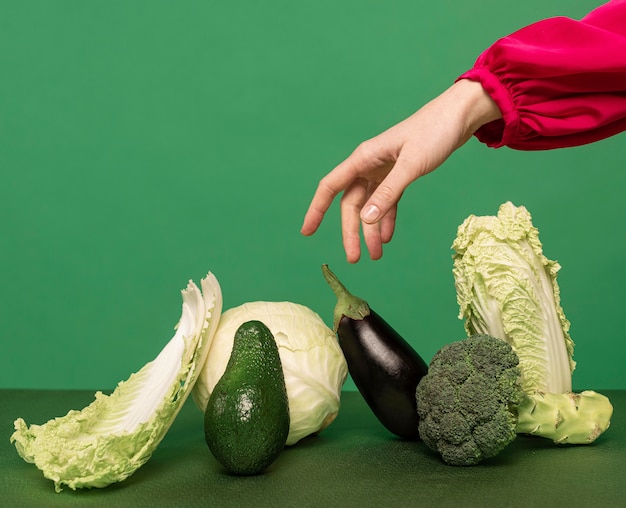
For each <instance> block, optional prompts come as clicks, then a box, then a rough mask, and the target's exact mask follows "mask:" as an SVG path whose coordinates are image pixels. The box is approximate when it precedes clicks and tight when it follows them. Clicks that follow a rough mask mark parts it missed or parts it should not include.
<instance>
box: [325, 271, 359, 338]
mask: <svg viewBox="0 0 626 508" xmlns="http://www.w3.org/2000/svg"><path fill="white" fill-rule="evenodd" d="M322 273H323V274H324V278H325V279H326V282H327V283H328V285H329V286H330V289H332V290H333V293H335V296H336V297H337V304H336V305H335V313H334V319H333V327H334V330H335V332H336V331H337V329H338V328H339V321H341V318H343V317H344V316H345V317H347V318H350V319H354V320H357V321H360V320H362V319H364V318H366V317H367V316H369V315H370V306H369V304H368V303H367V302H366V301H365V300H363V299H362V298H359V297H358V296H355V295H353V294H352V293H350V291H348V289H347V288H346V286H344V285H343V284H342V282H341V281H340V280H339V279H338V278H337V276H336V275H335V274H334V273H333V272H332V271H331V269H330V268H328V265H326V264H324V265H322Z"/></svg>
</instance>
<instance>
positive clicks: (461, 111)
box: [301, 79, 501, 263]
mask: <svg viewBox="0 0 626 508" xmlns="http://www.w3.org/2000/svg"><path fill="white" fill-rule="evenodd" d="M500 116H501V114H500V110H499V109H498V107H497V106H496V104H495V102H493V100H492V99H491V97H489V95H487V93H486V92H485V91H484V90H483V88H482V86H481V85H480V83H478V82H475V81H469V80H465V79H463V80H459V81H458V82H456V83H455V84H454V85H452V86H451V87H450V88H449V89H448V90H446V91H445V92H443V93H442V94H441V95H439V96H438V97H437V98H435V99H433V100H432V101H430V102H429V103H428V104H426V105H425V106H423V107H422V108H421V109H419V110H418V111H417V112H416V113H414V114H413V115H411V116H410V117H409V118H407V119H406V120H404V121H402V122H400V123H398V124H396V125H395V126H393V127H391V128H390V129H388V130H386V131H384V132H383V133H381V134H379V135H378V136H376V137H374V138H371V139H369V140H367V141H364V142H363V143H361V144H360V145H359V146H358V147H357V148H356V150H355V151H354V152H353V153H352V154H351V155H350V156H349V157H348V158H347V159H346V160H344V161H343V162H342V163H341V164H339V165H338V166H337V167H335V169H333V170H332V171H331V172H330V173H328V174H327V175H326V176H325V177H324V178H322V179H321V180H320V182H319V184H318V187H317V190H316V192H315V194H314V196H313V199H312V200H311V203H310V205H309V208H308V210H307V212H306V215H305V217H304V223H303V225H302V229H301V233H302V234H303V235H305V236H310V235H312V234H313V233H315V231H317V229H318V227H319V226H320V224H321V223H322V220H323V218H324V214H325V213H326V211H327V210H328V208H329V207H330V205H331V204H332V202H333V201H334V199H335V197H336V196H337V195H338V194H339V193H341V192H343V195H342V197H341V229H342V235H343V247H344V250H345V252H346V258H347V261H348V262H349V263H356V262H357V261H358V260H359V258H360V256H361V236H360V230H361V229H362V232H363V239H364V240H365V244H366V247H367V250H368V251H369V255H370V258H371V259H380V258H381V257H382V254H383V244H385V243H388V242H389V241H391V238H392V236H393V233H394V229H395V224H396V213H397V208H398V201H399V200H400V198H401V197H402V194H403V192H404V191H405V190H406V188H407V187H408V186H409V185H410V184H411V183H412V182H414V181H415V180H417V179H418V178H419V177H420V176H423V175H425V174H427V173H429V172H431V171H433V170H434V169H436V168H437V167H439V166H440V165H441V164H442V163H443V162H444V161H445V160H446V159H447V158H448V157H449V156H450V155H451V154H452V153H453V152H454V151H455V150H456V149H457V148H459V147H460V146H462V145H463V144H464V143H465V142H466V141H467V140H468V139H469V138H470V137H471V136H472V134H473V133H474V132H476V130H477V129H478V128H479V127H480V126H481V125H484V124H485V123H488V122H490V121H492V120H495V119H497V118H500Z"/></svg>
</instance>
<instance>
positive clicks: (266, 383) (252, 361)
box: [204, 321, 289, 475]
mask: <svg viewBox="0 0 626 508" xmlns="http://www.w3.org/2000/svg"><path fill="white" fill-rule="evenodd" d="M204 434H205V438H206V442H207V444H208V446H209V449H210V450H211V453H212V454H213V456H214V457H215V458H216V459H217V461H218V462H219V463H220V464H222V466H224V467H225V468H226V469H227V470H228V471H230V472H231V473H234V474H238V475H254V474H259V473H262V472H263V471H265V469H267V467H268V466H269V465H270V464H271V463H272V462H274V460H275V459H276V458H277V457H278V455H280V453H281V451H282V450H283V448H284V446H285V441H286V440H287V435H288V434H289V401H288V398H287V389H286V387H285V377H284V374H283V368H282V364H281V361H280V356H279V354H278V346H277V345H276V341H275V340H274V336H273V335H272V332H271V331H270V330H269V328H267V326H266V325H265V324H263V323H262V322H260V321H248V322H246V323H243V324H242V325H241V326H240V327H239V328H238V329H237V332H236V333H235V337H234V341H233V349H232V352H231V355H230V358H229V360H228V364H227V365H226V370H225V371H224V374H223V376H222V377H221V378H220V380H219V381H218V382H217V384H216V385H215V388H214V389H213V392H212V393H211V396H210V397H209V401H208V403H207V407H206V410H205V413H204Z"/></svg>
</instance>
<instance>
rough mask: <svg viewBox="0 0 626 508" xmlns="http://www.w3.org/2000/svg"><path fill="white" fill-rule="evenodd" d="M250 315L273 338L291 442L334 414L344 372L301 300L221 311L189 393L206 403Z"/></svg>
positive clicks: (329, 336)
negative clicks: (286, 397)
mask: <svg viewBox="0 0 626 508" xmlns="http://www.w3.org/2000/svg"><path fill="white" fill-rule="evenodd" d="M250 320H257V321H261V322H263V323H264V324H265V325H266V326H267V327H268V328H269V329H270V331H271V332H272V334H273V335H274V339H275V340H276V344H277V346H278V352H279V354H280V360H281V363H282V366H283V372H284V376H285V386H286V388H287V396H288V399H289V413H290V426H289V435H288V437H287V442H286V444H287V445H294V444H295V443H297V442H298V441H299V440H301V439H302V438H304V437H306V436H308V435H310V434H314V433H317V432H320V431H321V430H323V429H324V428H326V427H327V426H328V425H330V423H331V422H332V421H333V420H334V419H335V417H336V416H337V414H338V412H339V406H340V396H341V388H342V386H343V384H344V382H345V380H346V376H347V374H348V367H347V364H346V360H345V358H344V356H343V352H342V351H341V348H340V347H339V344H338V342H337V337H336V335H335V333H334V332H333V331H332V330H331V329H330V328H329V327H328V326H326V324H325V323H324V321H323V320H322V319H321V317H320V316H319V315H318V314H317V313H315V312H314V311H313V310H311V309H310V308H308V307H306V306H304V305H300V304H297V303H292V302H264V301H257V302H248V303H245V304H243V305H240V306H238V307H234V308H231V309H228V310H227V311H225V312H224V313H223V314H222V316H221V318H220V323H219V327H218V330H217V332H216V334H215V337H214V338H213V343H212V344H211V350H210V351H209V356H208V358H207V361H206V363H205V364H204V367H203V369H202V372H201V374H200V377H199V379H198V381H197V382H196V385H195V387H194V389H193V392H192V394H193V399H194V401H195V402H196V405H197V406H198V408H199V409H200V410H201V411H204V410H205V409H206V406H207V402H208V400H209V397H210V396H211V393H212V392H213V388H214V387H215V385H216V384H217V382H218V381H219V380H220V378H221V377H222V375H223V374H224V371H225V370H226V364H227V363H228V359H229V357H230V353H231V351H232V348H233V340H234V336H235V332H236V331H237V329H238V328H239V326H241V324H242V323H245V322H246V321H250Z"/></svg>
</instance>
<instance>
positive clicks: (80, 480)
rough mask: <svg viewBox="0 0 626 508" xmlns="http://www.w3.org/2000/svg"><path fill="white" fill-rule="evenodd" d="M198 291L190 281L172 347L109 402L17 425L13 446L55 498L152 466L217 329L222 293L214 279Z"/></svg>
mask: <svg viewBox="0 0 626 508" xmlns="http://www.w3.org/2000/svg"><path fill="white" fill-rule="evenodd" d="M201 287H202V292H201V291H200V289H199V288H198V287H197V286H196V284H195V283H194V282H193V281H189V284H188V285H187V287H186V289H184V290H183V291H182V299H183V304H182V313H181V317H180V320H179V322H178V324H177V326H176V330H175V334H174V336H173V337H172V339H171V340H170V341H169V342H168V343H167V344H166V346H165V347H164V348H163V349H162V351H161V352H160V353H159V354H158V356H157V357H156V358H155V359H154V360H153V361H151V362H149V363H147V364H146V365H145V366H144V367H143V368H141V369H140V370H139V371H138V372H136V373H133V374H131V375H130V377H129V378H128V379H127V380H125V381H121V382H120V383H119V384H118V385H117V387H116V388H115V390H114V391H113V392H112V393H111V394H110V395H105V394H104V393H102V392H100V391H98V392H97V393H96V394H95V400H94V401H93V402H92V403H91V404H89V405H88V406H87V407H85V408H84V409H82V410H80V411H77V410H72V411H70V412H68V413H67V414H66V415H65V416H63V417H58V418H54V419H52V420H50V421H48V422H47V423H45V424H43V425H36V424H33V425H30V426H28V425H27V424H26V422H25V421H24V420H23V419H22V418H18V419H17V420H16V421H15V432H14V433H13V435H12V436H11V442H14V443H15V447H16V449H17V451H18V453H19V455H20V456H21V457H22V458H23V459H24V460H25V461H27V462H30V463H34V464H35V465H36V466H37V467H38V468H39V469H40V470H41V471H42V472H43V474H44V476H45V477H46V478H48V479H50V480H52V481H54V486H55V490H56V491H57V492H60V491H61V490H62V488H63V486H64V485H66V486H68V487H70V488H71V489H73V490H75V489H77V488H90V487H106V486H108V485H110V484H111V483H114V482H120V481H123V480H124V479H126V478H127V477H129V476H130V475H131V474H133V473H134V472H135V471H136V470H137V469H139V468H140V467H141V466H142V465H143V464H145V463H146V462H147V461H148V460H149V459H150V457H151V456H152V453H153V452H154V451H155V449H156V448H157V446H158V445H159V443H160V442H161V440H162V439H163V437H164V436H165V434H166V433H167V431H168V430H169V428H170V426H171V425H172V423H173V421H174V419H175V418H176V416H177V415H178V412H179V411H180V409H181V408H182V406H183V404H184V402H185V400H186V399H187V397H188V396H189V394H190V393H191V388H192V387H193V385H194V383H195V381H196V379H197V377H198V375H199V374H200V370H201V368H202V366H203V364H204V361H205V360H206V356H207V354H208V351H209V347H210V345H211V340H212V338H213V335H214V334H215V331H216V329H217V325H218V322H219V318H220V314H221V309H222V294H221V289H220V286H219V284H218V281H217V279H216V278H215V276H214V275H213V274H211V273H209V274H208V275H207V276H206V277H205V278H204V279H202V281H201Z"/></svg>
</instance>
